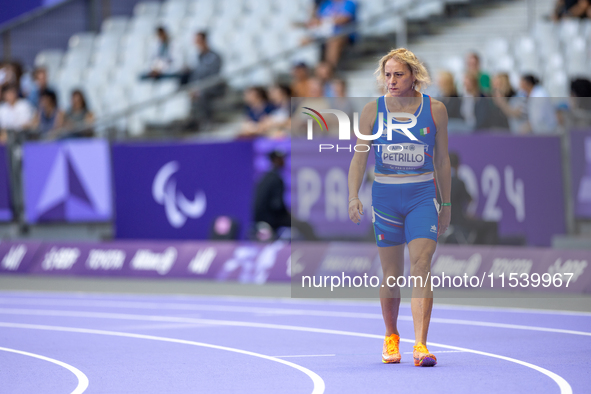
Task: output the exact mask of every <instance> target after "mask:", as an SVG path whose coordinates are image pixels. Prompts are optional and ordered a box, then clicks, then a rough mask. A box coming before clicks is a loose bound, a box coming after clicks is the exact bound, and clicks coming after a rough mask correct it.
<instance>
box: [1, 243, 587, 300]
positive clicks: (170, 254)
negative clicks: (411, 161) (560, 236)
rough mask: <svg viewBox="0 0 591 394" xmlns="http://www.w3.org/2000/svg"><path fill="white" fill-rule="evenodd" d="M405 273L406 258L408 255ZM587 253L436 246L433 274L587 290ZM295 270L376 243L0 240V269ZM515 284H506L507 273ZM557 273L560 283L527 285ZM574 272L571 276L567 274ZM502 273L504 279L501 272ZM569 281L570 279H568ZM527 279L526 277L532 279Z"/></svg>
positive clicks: (347, 256) (349, 267) (358, 254)
mask: <svg viewBox="0 0 591 394" xmlns="http://www.w3.org/2000/svg"><path fill="white" fill-rule="evenodd" d="M406 260H407V261H406V271H407V272H406V275H408V274H409V272H408V269H409V261H408V256H406ZM590 261H591V252H590V251H582V250H559V249H550V248H518V247H486V246H465V247H462V246H451V245H441V246H438V247H437V250H436V252H435V255H434V257H433V265H432V270H431V271H432V274H433V276H439V277H441V276H443V275H444V274H445V275H447V276H450V277H454V276H459V277H461V276H464V275H468V277H478V278H481V279H482V278H483V279H484V280H483V281H482V286H478V287H482V288H484V289H494V290H501V291H507V290H511V291H526V292H528V291H531V292H562V293H571V294H580V293H591V268H589V262H590ZM292 272H293V274H294V276H295V277H296V278H297V277H300V276H301V275H336V276H341V275H342V274H345V275H350V276H354V275H359V276H361V275H363V274H367V275H369V276H372V275H375V276H380V275H381V268H380V262H379V258H378V255H377V248H376V246H375V245H374V244H370V243H296V244H293V245H291V244H289V243H286V242H284V241H276V242H274V243H269V244H259V243H248V242H206V241H193V242H178V241H176V242H175V241H170V242H161V241H158V242H146V241H114V242H104V243H85V242H77V243H74V242H26V241H6V242H2V243H0V274H9V273H23V274H34V275H74V276H75V275H82V276H113V277H142V278H146V277H148V278H161V277H168V278H201V279H211V280H219V281H228V280H231V281H239V282H244V283H259V284H262V283H265V282H270V281H279V282H288V281H290V279H291V275H292ZM512 274H513V276H515V277H516V278H518V281H519V282H518V283H519V285H518V286H516V287H512V286H511V285H510V283H515V282H511V279H510V278H511V277H512ZM532 274H538V275H539V276H540V277H542V276H543V275H546V277H552V278H554V277H555V276H560V277H561V280H562V284H561V285H560V286H557V284H556V283H554V282H552V284H550V285H549V286H544V285H543V283H540V284H539V285H538V286H533V284H531V283H530V284H528V285H527V286H525V284H526V282H525V279H524V278H523V277H522V276H521V275H526V276H527V277H528V278H532ZM571 274H572V275H571ZM503 277H504V282H503V280H502V278H503ZM567 280H569V286H568V287H566V282H567ZM530 281H531V279H530Z"/></svg>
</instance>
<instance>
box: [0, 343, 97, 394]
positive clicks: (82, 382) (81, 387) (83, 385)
mask: <svg viewBox="0 0 591 394" xmlns="http://www.w3.org/2000/svg"><path fill="white" fill-rule="evenodd" d="M0 351H2V352H10V353H16V354H20V355H23V356H28V357H34V358H38V359H39V360H43V361H48V362H50V363H53V364H56V365H59V366H60V367H63V368H65V369H67V370H68V371H70V372H72V373H73V374H74V375H75V376H76V379H78V385H77V386H76V388H75V389H74V391H72V393H71V394H82V393H83V392H85V391H86V389H87V388H88V377H86V375H84V373H83V372H82V371H80V370H79V369H78V368H76V367H73V366H71V365H70V364H66V363H65V362H63V361H59V360H56V359H54V358H49V357H45V356H42V355H40V354H35V353H29V352H24V351H22V350H16V349H10V348H7V347H0Z"/></svg>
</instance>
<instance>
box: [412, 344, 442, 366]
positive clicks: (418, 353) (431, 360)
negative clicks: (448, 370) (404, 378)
mask: <svg viewBox="0 0 591 394" xmlns="http://www.w3.org/2000/svg"><path fill="white" fill-rule="evenodd" d="M412 356H413V358H414V359H415V367H434V366H435V365H437V358H436V357H435V356H434V355H432V354H431V353H429V350H427V347H426V346H425V345H423V344H422V343H420V342H419V344H418V345H417V346H415V347H414V352H413V353H412Z"/></svg>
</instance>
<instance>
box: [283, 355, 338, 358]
mask: <svg viewBox="0 0 591 394" xmlns="http://www.w3.org/2000/svg"><path fill="white" fill-rule="evenodd" d="M334 356H336V354H298V355H293V356H273V357H279V358H289V357H334Z"/></svg>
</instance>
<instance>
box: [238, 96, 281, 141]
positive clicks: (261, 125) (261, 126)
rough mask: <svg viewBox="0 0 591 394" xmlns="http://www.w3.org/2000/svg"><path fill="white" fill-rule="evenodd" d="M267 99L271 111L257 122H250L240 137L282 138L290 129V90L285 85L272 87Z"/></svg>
mask: <svg viewBox="0 0 591 394" xmlns="http://www.w3.org/2000/svg"><path fill="white" fill-rule="evenodd" d="M268 97H269V99H270V102H271V105H272V106H273V109H272V110H271V112H269V114H268V115H267V116H264V117H263V118H262V119H261V120H260V121H259V122H252V123H251V124H250V126H249V128H248V129H247V130H246V131H245V132H243V133H242V134H241V135H240V136H241V137H261V136H267V137H270V138H283V137H285V136H287V135H289V133H290V131H291V130H290V128H291V89H290V88H289V87H288V86H285V85H273V86H271V87H270V88H269V92H268Z"/></svg>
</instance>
